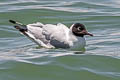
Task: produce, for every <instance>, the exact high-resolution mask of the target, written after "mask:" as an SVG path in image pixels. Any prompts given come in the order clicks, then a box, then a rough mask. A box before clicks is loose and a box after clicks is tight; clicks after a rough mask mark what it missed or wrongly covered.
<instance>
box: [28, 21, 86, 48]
mask: <svg viewBox="0 0 120 80" xmlns="http://www.w3.org/2000/svg"><path fill="white" fill-rule="evenodd" d="M27 29H28V31H27V32H26V34H28V37H30V38H32V40H34V42H36V43H37V44H38V45H39V46H42V47H46V48H76V47H79V48H83V47H84V46H85V39H84V37H78V36H75V35H74V34H73V33H72V31H71V28H70V29H69V28H68V27H66V26H65V25H63V24H61V23H59V24H57V25H53V24H46V25H44V24H42V23H33V24H28V25H27Z"/></svg>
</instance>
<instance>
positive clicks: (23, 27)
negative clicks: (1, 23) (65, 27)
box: [9, 20, 27, 33]
mask: <svg viewBox="0 0 120 80" xmlns="http://www.w3.org/2000/svg"><path fill="white" fill-rule="evenodd" d="M9 22H10V23H13V24H15V26H14V27H15V28H16V29H17V30H19V31H20V32H22V33H23V32H25V31H27V26H26V25H24V24H22V23H19V22H16V21H14V20H9Z"/></svg>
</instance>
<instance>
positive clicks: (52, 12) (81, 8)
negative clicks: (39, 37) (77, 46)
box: [0, 0, 120, 80]
mask: <svg viewBox="0 0 120 80" xmlns="http://www.w3.org/2000/svg"><path fill="white" fill-rule="evenodd" d="M9 19H13V20H16V21H19V22H21V23H24V24H29V23H34V22H42V23H50V24H57V23H63V24H65V25H67V26H68V27H70V26H71V25H72V24H73V23H76V22H80V23H83V24H84V25H86V27H87V30H88V31H89V32H91V33H93V34H94V37H89V36H86V41H87V45H86V51H85V52H84V53H76V52H73V51H69V50H65V49H44V48H40V49H37V48H36V47H37V45H36V44H34V43H33V42H31V41H30V40H28V39H27V38H26V37H24V36H23V35H21V34H20V33H19V32H18V31H16V30H15V29H14V28H13V26H12V25H11V24H10V23H9V22H8V20H9ZM119 47H120V1H119V0H0V80H120V60H119V59H120V55H119V54H120V49H119Z"/></svg>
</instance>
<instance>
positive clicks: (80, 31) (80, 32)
mask: <svg viewBox="0 0 120 80" xmlns="http://www.w3.org/2000/svg"><path fill="white" fill-rule="evenodd" d="M72 32H73V34H74V35H76V36H80V37H83V36H84V35H90V36H93V34H90V33H88V32H87V30H86V28H85V26H84V25H83V24H81V23H75V24H74V25H73V27H72Z"/></svg>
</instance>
